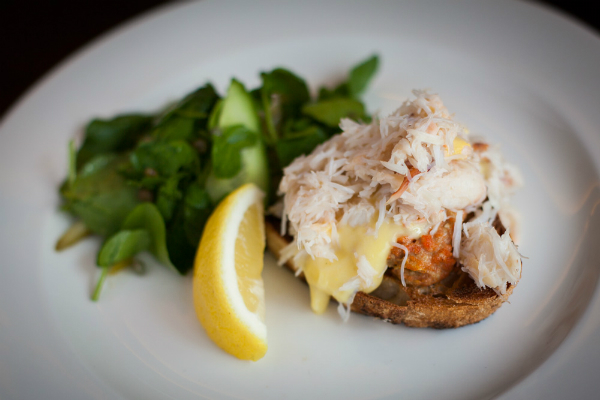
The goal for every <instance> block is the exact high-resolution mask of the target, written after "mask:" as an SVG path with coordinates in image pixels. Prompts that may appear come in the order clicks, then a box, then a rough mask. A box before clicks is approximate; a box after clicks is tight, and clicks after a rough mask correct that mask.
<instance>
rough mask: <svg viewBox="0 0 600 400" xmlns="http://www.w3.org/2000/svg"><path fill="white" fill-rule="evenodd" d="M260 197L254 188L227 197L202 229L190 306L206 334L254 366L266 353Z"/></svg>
mask: <svg viewBox="0 0 600 400" xmlns="http://www.w3.org/2000/svg"><path fill="white" fill-rule="evenodd" d="M263 197H264V194H263V192H262V191H261V190H260V189H259V188H258V187H257V186H255V185H254V184H246V185H244V186H241V187H240V188H238V189H237V190H235V191H234V192H232V193H231V194H229V195H228V196H227V197H226V198H225V199H224V200H223V201H222V202H221V203H220V204H219V205H218V206H217V208H216V209H215V211H214V212H213V214H212V215H211V216H210V218H209V220H208V222H207V223H206V226H205V227H204V233H203V234H202V239H201V240H200V247H199V248H198V252H197V254H196V259H195V262H194V283H193V286H194V287H193V293H194V306H195V308H196V314H197V316H198V319H199V320H200V322H201V323H202V326H203V327H204V329H205V330H206V333H207V334H208V336H209V337H210V338H211V339H212V340H213V341H214V342H215V343H216V344H217V345H218V346H219V347H221V348H222V349H223V350H225V351H226V352H228V353H230V354H232V355H234V356H236V357H238V358H240V359H244V360H253V361H256V360H258V359H260V358H262V357H263V356H264V355H265V353H266V351H267V328H266V325H265V322H264V318H265V299H264V288H263V281H262V278H261V272H262V269H263V254H264V249H265V228H264V215H263Z"/></svg>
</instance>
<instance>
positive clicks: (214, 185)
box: [206, 79, 269, 203]
mask: <svg viewBox="0 0 600 400" xmlns="http://www.w3.org/2000/svg"><path fill="white" fill-rule="evenodd" d="M217 112H219V113H220V115H214V116H211V120H217V118H218V121H219V122H218V127H219V128H220V129H224V128H227V127H229V126H233V125H243V126H245V127H246V128H248V129H250V130H252V131H254V132H256V133H257V135H260V132H261V124H260V118H259V117H258V112H257V111H256V107H255V106H254V101H253V100H252V97H251V96H250V94H249V93H248V92H247V91H246V89H245V88H244V85H243V84H242V83H240V82H239V81H237V80H235V79H232V81H231V85H230V86H229V89H228V91H227V96H226V97H225V99H224V100H223V102H222V103H221V104H220V105H219V110H218V111H217ZM213 118H214V119H213ZM241 156H242V170H241V171H240V173H239V174H237V175H236V176H234V177H233V178H230V179H221V178H217V177H215V176H214V174H213V173H212V171H211V173H210V174H209V176H208V178H207V180H206V190H207V191H208V194H209V196H210V198H211V200H212V201H213V202H214V203H217V202H219V201H220V200H221V199H223V197H225V196H226V195H227V194H229V193H230V192H232V191H233V190H234V189H236V188H237V187H239V186H241V185H243V184H245V183H250V182H251V183H254V184H256V185H257V186H258V187H260V188H261V189H262V190H264V191H265V193H267V195H268V189H269V168H268V164H267V153H266V150H265V146H264V144H263V142H262V140H260V141H258V143H257V144H256V145H255V146H253V147H249V148H245V149H244V150H242V152H241ZM267 197H268V196H267ZM267 197H265V198H267Z"/></svg>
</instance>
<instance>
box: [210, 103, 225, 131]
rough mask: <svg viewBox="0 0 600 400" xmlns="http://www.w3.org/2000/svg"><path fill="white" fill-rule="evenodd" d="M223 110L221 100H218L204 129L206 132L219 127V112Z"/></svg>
mask: <svg viewBox="0 0 600 400" xmlns="http://www.w3.org/2000/svg"><path fill="white" fill-rule="evenodd" d="M222 110H223V99H219V100H218V101H217V102H216V104H215V106H214V107H213V109H212V111H211V113H210V115H209V117H208V123H207V125H206V127H207V128H208V130H213V129H215V128H216V127H217V125H219V118H221V111H222Z"/></svg>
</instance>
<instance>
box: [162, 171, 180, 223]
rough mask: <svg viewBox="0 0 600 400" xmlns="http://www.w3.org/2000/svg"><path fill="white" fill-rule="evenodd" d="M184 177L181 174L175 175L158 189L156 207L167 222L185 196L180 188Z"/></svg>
mask: <svg viewBox="0 0 600 400" xmlns="http://www.w3.org/2000/svg"><path fill="white" fill-rule="evenodd" d="M182 177H183V175H181V174H180V175H173V176H171V177H169V178H168V179H167V180H166V181H165V183H164V184H163V185H161V186H160V188H159V189H158V193H157V196H156V207H157V208H158V210H159V211H160V213H161V215H162V216H163V218H164V220H165V222H167V223H168V222H169V221H170V220H171V218H172V217H173V213H174V212H175V208H176V207H177V203H178V202H179V200H181V198H182V197H183V194H182V193H181V191H180V190H179V181H180V180H181V178H182Z"/></svg>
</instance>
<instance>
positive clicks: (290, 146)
mask: <svg viewBox="0 0 600 400" xmlns="http://www.w3.org/2000/svg"><path fill="white" fill-rule="evenodd" d="M327 138H328V136H327V134H325V132H324V131H323V130H322V129H321V128H319V127H318V126H314V125H313V126H311V127H309V128H307V129H305V130H303V131H300V132H294V134H293V135H288V137H286V138H282V139H280V140H279V141H278V142H277V143H276V144H275V151H276V152H277V157H278V159H279V164H280V166H281V167H286V166H287V165H289V164H290V163H291V162H292V161H293V160H294V159H295V158H296V157H298V156H300V155H302V154H308V153H310V152H311V151H313V149H314V148H315V147H317V145H319V144H321V143H323V142H324V141H325V140H327Z"/></svg>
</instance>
